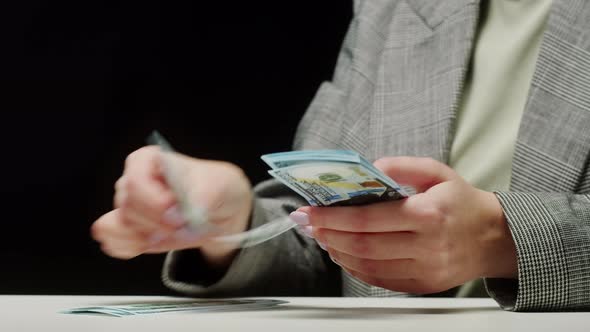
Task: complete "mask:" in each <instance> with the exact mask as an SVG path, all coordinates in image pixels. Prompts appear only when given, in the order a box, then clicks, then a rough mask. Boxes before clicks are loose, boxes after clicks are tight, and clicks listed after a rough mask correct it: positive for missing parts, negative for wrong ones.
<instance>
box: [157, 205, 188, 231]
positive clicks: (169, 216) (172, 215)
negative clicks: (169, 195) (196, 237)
mask: <svg viewBox="0 0 590 332" xmlns="http://www.w3.org/2000/svg"><path fill="white" fill-rule="evenodd" d="M163 220H164V222H165V223H166V224H168V225H170V226H174V227H180V226H184V224H186V220H185V219H184V217H183V216H182V213H181V212H180V209H178V206H173V207H171V208H169V209H168V210H166V212H164V217H163Z"/></svg>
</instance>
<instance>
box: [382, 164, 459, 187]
mask: <svg viewBox="0 0 590 332" xmlns="http://www.w3.org/2000/svg"><path fill="white" fill-rule="evenodd" d="M374 165H375V167H377V168H378V169H380V170H381V171H382V172H383V173H385V174H387V175H388V176H389V177H391V178H392V179H394V180H395V181H396V182H398V183H399V184H402V185H409V186H411V187H413V188H415V189H416V190H417V191H418V192H419V193H421V192H425V191H426V190H428V189H429V188H430V187H433V186H435V185H437V184H439V183H442V182H445V181H450V180H454V179H457V178H459V175H457V173H455V171H453V170H452V169H451V168H450V167H449V166H447V165H445V164H443V163H441V162H439V161H436V160H434V159H431V158H415V157H386V158H381V159H379V160H377V161H375V163H374Z"/></svg>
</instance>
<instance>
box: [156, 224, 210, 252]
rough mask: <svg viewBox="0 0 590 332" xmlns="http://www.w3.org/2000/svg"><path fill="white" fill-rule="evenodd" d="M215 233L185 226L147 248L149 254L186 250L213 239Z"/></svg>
mask: <svg viewBox="0 0 590 332" xmlns="http://www.w3.org/2000/svg"><path fill="white" fill-rule="evenodd" d="M212 237H213V235H211V234H209V233H201V232H198V231H191V230H189V229H186V228H183V229H180V230H177V231H176V232H174V233H172V234H170V235H169V236H166V237H164V238H162V239H161V240H160V241H157V242H155V241H154V242H152V243H151V245H150V247H149V248H147V249H146V251H145V252H146V253H148V254H156V253H164V252H168V251H172V250H184V249H191V248H199V247H201V246H202V245H204V244H206V243H207V242H209V241H211V240H212Z"/></svg>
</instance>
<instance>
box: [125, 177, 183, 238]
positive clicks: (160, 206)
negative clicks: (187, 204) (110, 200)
mask: <svg viewBox="0 0 590 332" xmlns="http://www.w3.org/2000/svg"><path fill="white" fill-rule="evenodd" d="M119 182H121V183H122V184H121V185H120V187H121V189H119V190H117V191H116V193H115V202H114V203H115V207H117V208H122V209H124V210H125V211H133V215H138V216H141V217H142V218H141V220H144V221H147V222H148V223H150V224H154V225H155V224H158V225H159V224H161V225H162V226H164V227H167V226H169V227H173V228H177V227H180V226H182V223H180V222H178V221H177V220H176V219H171V220H169V219H166V218H163V217H164V215H165V213H166V212H167V211H169V210H170V209H171V208H172V207H173V206H174V205H175V204H176V199H175V197H174V193H173V192H172V191H171V190H170V189H168V188H167V187H166V186H165V185H164V184H163V183H162V182H160V181H158V180H154V179H146V178H144V179H141V178H139V176H137V175H129V176H125V177H123V178H122V179H121V180H119Z"/></svg>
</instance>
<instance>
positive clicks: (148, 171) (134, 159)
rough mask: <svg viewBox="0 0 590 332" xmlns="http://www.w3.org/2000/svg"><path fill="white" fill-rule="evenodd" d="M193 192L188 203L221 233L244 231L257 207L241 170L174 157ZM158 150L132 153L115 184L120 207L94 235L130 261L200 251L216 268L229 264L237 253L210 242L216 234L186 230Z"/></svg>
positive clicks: (102, 221)
mask: <svg viewBox="0 0 590 332" xmlns="http://www.w3.org/2000/svg"><path fill="white" fill-rule="evenodd" d="M171 158H173V159H172V162H174V163H175V166H176V167H177V169H178V170H180V171H181V173H182V174H183V176H182V180H183V181H185V187H186V188H190V192H189V201H191V202H193V203H194V204H198V205H199V206H201V207H203V208H205V210H206V211H207V215H208V217H209V221H210V222H212V223H215V224H216V225H218V226H219V229H221V230H222V231H221V233H216V234H215V235H221V234H233V233H239V232H243V231H245V230H246V228H247V224H248V220H249V217H250V212H251V209H252V199H253V194H252V191H251V186H250V183H249V181H248V179H247V178H246V176H245V175H244V174H243V172H242V171H241V169H239V168H238V167H236V166H234V165H232V164H229V163H225V162H219V161H208V160H199V159H193V158H189V157H186V156H183V155H180V154H175V155H173V156H171ZM162 168H163V167H162V165H161V158H160V151H159V149H158V148H157V147H154V146H150V147H145V148H142V149H140V150H138V151H136V152H133V153H132V154H130V155H129V157H128V158H127V160H126V163H125V171H124V173H123V176H122V177H121V178H120V179H119V180H118V181H117V183H116V185H115V189H116V193H115V198H114V206H115V209H114V210H113V211H111V212H109V213H107V214H105V215H104V216H102V217H101V218H99V219H98V220H97V221H96V222H95V223H94V224H93V225H92V235H93V237H94V239H96V240H97V241H98V242H100V244H101V248H102V250H103V251H104V252H105V253H107V254H108V255H110V256H112V257H116V258H120V259H129V258H133V257H135V256H138V255H140V254H143V253H162V252H167V251H170V250H179V249H187V248H200V249H201V251H202V253H203V254H204V255H205V257H206V258H207V259H208V260H209V261H210V263H212V264H216V265H223V264H227V263H228V262H229V261H230V260H231V258H232V257H233V256H232V255H233V253H234V249H233V248H231V247H227V246H224V245H221V244H218V243H214V242H213V241H211V234H199V233H195V232H191V231H190V230H189V229H188V228H186V227H185V226H186V220H184V219H183V218H182V216H181V215H180V212H179V210H178V208H177V207H176V204H177V202H176V199H175V196H174V193H173V192H172V190H171V189H170V187H169V186H168V184H167V183H166V182H165V180H164V177H163V174H162Z"/></svg>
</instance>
